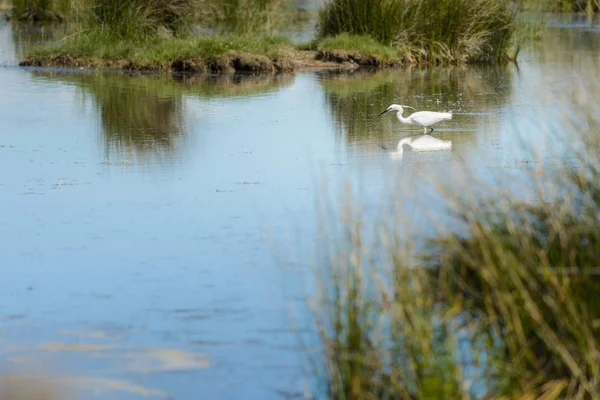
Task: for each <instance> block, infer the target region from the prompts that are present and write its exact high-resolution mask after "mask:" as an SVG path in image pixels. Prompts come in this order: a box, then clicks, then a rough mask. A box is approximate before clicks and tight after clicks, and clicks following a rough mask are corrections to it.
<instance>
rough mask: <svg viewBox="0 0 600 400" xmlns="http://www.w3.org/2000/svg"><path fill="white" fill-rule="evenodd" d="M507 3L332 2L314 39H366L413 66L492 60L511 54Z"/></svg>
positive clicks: (499, 0) (511, 24) (505, 0)
mask: <svg viewBox="0 0 600 400" xmlns="http://www.w3.org/2000/svg"><path fill="white" fill-rule="evenodd" d="M515 18H516V9H515V8H514V7H513V6H512V3H511V2H510V1H509V0H475V1H467V0H444V1H442V2H441V3H440V2H439V1H437V0H422V1H421V0H333V1H331V2H329V3H327V4H326V5H325V6H324V7H323V8H322V9H321V10H320V14H319V25H318V35H319V36H320V37H328V36H336V35H339V34H341V33H349V34H355V35H368V36H371V37H373V38H374V39H376V40H377V41H378V42H380V43H381V44H383V45H385V46H392V47H395V48H396V49H397V50H398V51H399V52H400V53H401V54H402V55H403V56H404V57H406V58H408V59H410V60H412V61H413V62H415V63H416V62H421V63H422V62H426V61H427V62H429V63H441V62H444V63H463V62H471V63H474V62H496V61H499V60H506V59H511V58H513V56H514V51H515V49H513V48H512V47H513V46H514V45H515V43H514V35H513V34H514V30H515Z"/></svg>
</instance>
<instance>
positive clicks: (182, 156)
mask: <svg viewBox="0 0 600 400" xmlns="http://www.w3.org/2000/svg"><path fill="white" fill-rule="evenodd" d="M599 27H600V24H599V21H598V20H597V19H592V20H589V19H586V18H585V17H577V16H567V17H561V18H557V19H553V20H552V21H551V24H550V26H549V28H548V29H547V31H546V32H545V34H544V37H543V40H541V41H540V42H538V43H535V44H533V45H531V46H529V47H528V48H526V49H525V50H524V51H523V52H522V53H521V55H520V62H519V66H518V67H517V66H514V65H510V66H506V67H502V68H500V67H493V68H492V67H468V68H451V69H433V70H428V71H423V70H418V69H411V70H399V71H382V72H377V73H364V74H343V75H340V74H320V73H316V72H315V73H313V72H307V73H303V74H297V75H281V76H262V77H231V76H228V77H217V76H194V77H190V76H179V77H177V76H176V77H158V76H148V75H138V76H130V75H126V74H122V73H90V72H84V71H72V70H41V69H24V68H20V67H18V66H16V63H17V60H18V58H19V56H20V54H22V51H23V48H24V47H25V46H26V45H28V44H29V43H31V42H36V41H46V40H55V39H56V38H55V37H53V35H58V37H60V34H56V33H53V32H37V33H36V34H35V35H31V34H25V33H22V32H20V31H19V29H17V28H15V27H13V26H11V24H9V23H4V24H2V25H0V64H1V65H3V67H1V68H0V110H1V119H2V124H1V125H0V170H2V171H3V173H2V178H1V179H0V274H1V277H2V279H1V280H0V376H4V378H0V387H2V385H4V386H5V387H6V386H7V385H16V384H19V383H23V382H28V381H27V378H29V377H41V378H42V382H46V383H48V384H57V385H58V386H59V389H57V390H66V391H68V392H69V393H74V395H78V396H80V397H77V398H85V399H91V398H101V399H138V398H176V399H188V398H198V397H197V396H198V394H200V393H201V394H202V398H211V399H212V398H214V399H248V398H262V399H269V398H286V396H285V395H282V394H281V392H284V393H288V394H289V393H301V391H302V390H303V389H304V387H305V386H306V382H307V379H308V374H309V370H308V369H307V365H306V358H307V355H306V352H305V350H304V349H302V348H301V347H300V345H299V342H298V340H297V333H298V330H300V333H301V332H302V330H303V329H304V327H309V326H310V320H308V317H307V316H306V314H303V313H302V312H301V313H300V314H299V315H292V314H291V313H290V307H291V305H293V304H297V303H301V301H300V300H301V298H302V296H303V295H304V294H305V292H304V290H305V288H304V284H303V282H304V281H305V280H306V278H307V275H308V273H307V268H308V264H309V263H311V262H312V261H314V258H313V256H314V254H315V249H314V243H315V241H316V238H317V234H318V228H317V223H318V215H317V204H318V202H319V201H320V200H322V197H323V189H322V184H323V183H325V184H327V186H329V187H333V188H334V192H335V191H336V190H337V188H340V187H342V186H343V183H344V182H346V181H350V182H353V183H354V184H356V185H357V187H359V189H360V192H361V193H362V194H363V195H364V199H365V202H366V203H367V204H377V203H378V202H379V201H380V200H381V198H382V196H385V193H386V192H389V190H390V189H391V188H392V187H393V185H395V184H396V183H397V177H398V176H400V178H401V181H402V182H403V184H405V185H406V187H407V188H408V190H407V199H408V198H409V197H410V199H412V200H410V201H407V203H406V207H409V208H408V209H407V210H408V211H410V210H411V208H410V207H411V205H414V204H415V203H414V202H415V201H421V200H422V201H425V202H429V203H427V204H428V205H429V206H430V207H432V209H434V208H435V207H436V203H435V201H436V200H435V198H434V197H427V196H426V194H427V193H428V192H429V190H430V189H431V187H432V185H433V183H432V182H433V181H435V180H442V181H445V182H446V183H448V182H450V183H453V182H455V183H456V185H455V186H456V187H457V188H458V190H462V189H463V188H464V187H465V186H464V185H467V186H468V185H469V179H470V178H472V177H476V178H477V179H478V180H479V182H481V184H482V185H483V184H488V185H493V187H494V189H495V190H517V189H516V188H515V185H514V183H515V182H518V181H519V180H520V177H521V176H523V175H524V174H525V173H526V172H527V171H530V170H531V169H532V168H533V167H534V166H535V165H537V164H538V163H548V165H549V166H552V165H554V166H557V165H558V166H560V165H561V164H562V163H564V162H565V160H568V159H569V150H568V146H567V144H568V142H569V140H570V139H572V138H571V137H570V136H569V135H571V134H572V131H567V130H566V129H565V128H564V126H563V124H564V121H563V120H561V119H560V118H556V116H557V115H558V114H559V113H561V112H565V111H570V110H574V108H575V107H576V100H580V99H581V98H582V96H583V97H584V98H587V97H585V96H588V97H589V99H590V101H592V100H593V99H594V93H590V92H589V91H586V86H585V85H584V86H580V85H579V82H580V80H581V79H583V80H586V79H596V80H597V79H598V78H600V58H599V57H600V56H599V54H600V51H599V50H600V29H599ZM595 96H596V97H597V94H596V95H595ZM391 103H398V104H407V105H410V106H412V107H415V108H416V109H417V110H424V109H425V110H439V111H443V110H452V111H453V113H454V117H453V119H452V120H451V121H447V122H444V123H441V124H440V125H439V126H437V127H436V130H435V131H434V132H433V133H432V136H433V137H434V138H436V139H439V140H443V141H451V142H452V147H451V149H448V150H440V151H432V152H416V151H411V149H410V148H409V147H405V148H404V151H402V152H399V151H397V150H396V149H395V148H396V144H397V143H398V141H399V140H400V139H401V138H403V137H406V136H415V137H416V136H418V135H420V134H421V133H422V129H419V128H416V127H410V126H402V125H400V124H399V123H398V121H397V120H396V119H395V116H394V115H392V114H391V113H389V114H386V115H384V116H382V117H377V116H376V115H377V114H378V113H379V112H381V111H382V110H384V109H385V108H387V106H388V105H389V104H391ZM407 111H410V110H407ZM407 114H408V112H405V115H407ZM548 117H550V118H548ZM532 150H535V151H532ZM423 199H424V200H423ZM295 324H296V325H295ZM1 393H2V390H0V394H1ZM61 398H64V397H61Z"/></svg>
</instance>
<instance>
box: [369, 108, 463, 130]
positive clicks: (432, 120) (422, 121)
mask: <svg viewBox="0 0 600 400" xmlns="http://www.w3.org/2000/svg"><path fill="white" fill-rule="evenodd" d="M404 107H407V108H412V107H409V106H404ZM392 110H395V111H397V113H396V117H398V121H400V123H402V124H405V125H418V126H422V127H423V132H424V133H427V128H429V129H431V130H432V131H433V128H431V125H434V124H437V123H438V122H440V121H445V120H449V119H452V113H451V112H435V111H417V112H415V113H412V114H411V115H409V116H408V117H407V118H404V117H403V116H402V113H403V112H404V110H403V109H402V106H400V105H398V104H392V105H391V106H389V107H388V108H387V110H385V111H383V112H382V113H381V114H379V115H382V114H385V113H386V112H388V111H392Z"/></svg>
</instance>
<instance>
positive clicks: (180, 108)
mask: <svg viewBox="0 0 600 400" xmlns="http://www.w3.org/2000/svg"><path fill="white" fill-rule="evenodd" d="M32 74H33V75H34V76H36V77H42V78H44V79H51V80H60V81H63V82H68V83H72V84H74V85H76V86H77V87H78V88H79V89H80V90H81V92H82V93H83V94H84V95H85V96H89V97H90V98H91V100H92V101H93V102H94V104H95V105H96V107H97V109H98V114H99V116H100V120H101V123H102V131H103V137H104V139H105V141H106V142H107V144H108V146H114V147H115V148H116V149H117V150H121V149H122V150H124V151H125V152H132V151H133V152H141V153H156V155H158V154H161V153H165V152H166V153H170V152H173V151H175V148H176V143H177V141H178V140H179V139H180V138H183V137H185V135H186V134H187V128H186V125H185V123H184V98H183V96H184V95H187V96H200V97H205V98H215V97H220V98H223V97H236V96H242V97H247V96H251V95H256V94H261V93H266V92H271V91H275V90H277V89H278V88H280V87H281V86H282V85H286V84H289V83H291V82H292V81H293V77H292V76H284V75H282V76H272V75H270V76H261V77H256V78H254V77H235V76H227V77H210V76H205V75H194V76H172V75H167V76H160V75H142V76H127V75H124V74H119V73H114V74H69V73H56V72H40V71H36V72H32Z"/></svg>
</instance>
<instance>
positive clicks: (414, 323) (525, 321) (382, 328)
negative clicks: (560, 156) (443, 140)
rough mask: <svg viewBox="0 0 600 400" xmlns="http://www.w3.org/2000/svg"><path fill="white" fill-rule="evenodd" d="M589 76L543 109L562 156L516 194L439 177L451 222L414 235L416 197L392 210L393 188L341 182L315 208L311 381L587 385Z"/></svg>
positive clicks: (466, 390)
mask: <svg viewBox="0 0 600 400" xmlns="http://www.w3.org/2000/svg"><path fill="white" fill-rule="evenodd" d="M584 85H585V86H584ZM586 86H587V87H586ZM599 86H600V85H599V84H598V83H597V82H589V81H588V82H586V83H584V84H582V85H580V87H578V89H577V90H575V93H577V94H576V96H574V99H573V107H572V110H571V111H570V112H568V113H565V114H564V115H560V116H559V115H557V116H556V118H557V119H560V120H561V121H563V123H564V127H565V129H569V130H570V131H569V133H568V135H569V138H570V139H571V142H570V143H569V142H565V143H564V145H565V146H570V147H569V149H570V150H572V152H571V156H572V159H571V160H570V162H569V163H561V167H560V168H559V169H556V168H553V169H544V168H543V166H541V167H540V169H533V170H532V171H531V175H530V176H527V177H526V178H525V182H524V183H527V184H526V185H525V186H524V187H526V188H527V193H526V196H525V195H524V196H521V197H519V198H517V197H516V196H515V195H514V194H511V193H510V192H508V193H495V194H493V195H492V194H491V192H485V186H483V185H482V184H481V185H477V184H476V183H473V182H471V181H470V182H469V187H470V190H454V191H451V190H450V187H451V186H452V185H457V184H458V183H457V182H458V180H456V179H455V180H453V181H452V182H445V184H444V183H439V186H438V187H437V190H438V192H439V193H440V194H441V196H442V197H441V198H442V199H444V204H445V206H444V209H445V212H447V213H448V215H450V216H451V218H452V221H453V224H452V229H451V230H448V229H445V230H442V229H440V230H438V231H436V232H434V233H432V232H429V233H428V234H426V235H425V240H424V241H423V242H421V241H419V242H417V241H416V239H415V235H416V233H415V231H413V230H411V229H410V227H411V224H410V221H411V220H414V219H416V216H417V215H419V214H420V211H426V206H423V207H422V209H421V208H419V209H417V210H413V211H412V212H411V213H410V214H405V213H403V212H402V210H403V208H402V207H399V206H398V204H400V203H401V202H402V200H403V199H404V197H405V196H407V192H402V191H400V190H397V188H396V187H394V188H393V190H391V192H390V195H389V198H388V199H387V200H386V201H384V202H383V203H384V204H383V205H382V206H381V209H378V210H373V209H372V207H371V209H370V210H368V209H367V208H365V207H363V205H362V204H361V202H360V200H359V198H358V197H357V195H356V194H353V193H351V192H350V191H349V190H348V191H346V192H345V193H344V194H343V195H342V198H343V199H344V200H343V201H342V207H341V211H339V212H337V213H335V212H332V209H325V210H324V211H323V213H322V215H320V216H319V221H320V222H321V223H322V225H321V231H322V234H323V240H322V247H321V249H320V251H321V253H320V254H321V256H320V257H319V260H320V261H321V262H320V264H319V268H318V270H317V271H316V272H315V281H316V283H317V286H318V296H317V301H316V305H315V306H314V307H313V312H314V314H313V315H314V318H315V325H316V327H317V330H318V335H319V337H320V340H321V345H322V349H323V351H322V354H321V355H322V358H320V359H319V360H317V362H320V363H318V365H319V368H317V369H315V376H316V386H317V391H318V393H320V394H323V395H324V397H326V398H330V399H371V398H372V399H400V398H402V399H420V398H428V399H437V398H439V399H443V398H463V399H466V398H544V399H558V398H561V399H562V398H566V399H576V398H577V399H592V398H598V397H599V396H600V393H599V390H600V368H598V365H600V332H598V327H599V326H600V323H599V321H600V301H598V299H597V296H596V294H597V293H598V291H599V290H600V270H598V266H600V185H599V184H598V182H600V152H599V151H598V150H597V149H598V147H599V146H598V136H597V135H598V132H600V118H599V117H598V115H597V113H596V111H595V109H594V107H595V106H594V105H592V104H591V103H590V102H589V101H588V99H589V98H590V96H593V93H595V91H596V90H597V89H598V87H599ZM486 193H489V194H486ZM338 204H339V202H338ZM429 218H432V217H429ZM417 224H418V221H417ZM413 225H414V224H413ZM317 397H318V396H317Z"/></svg>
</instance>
